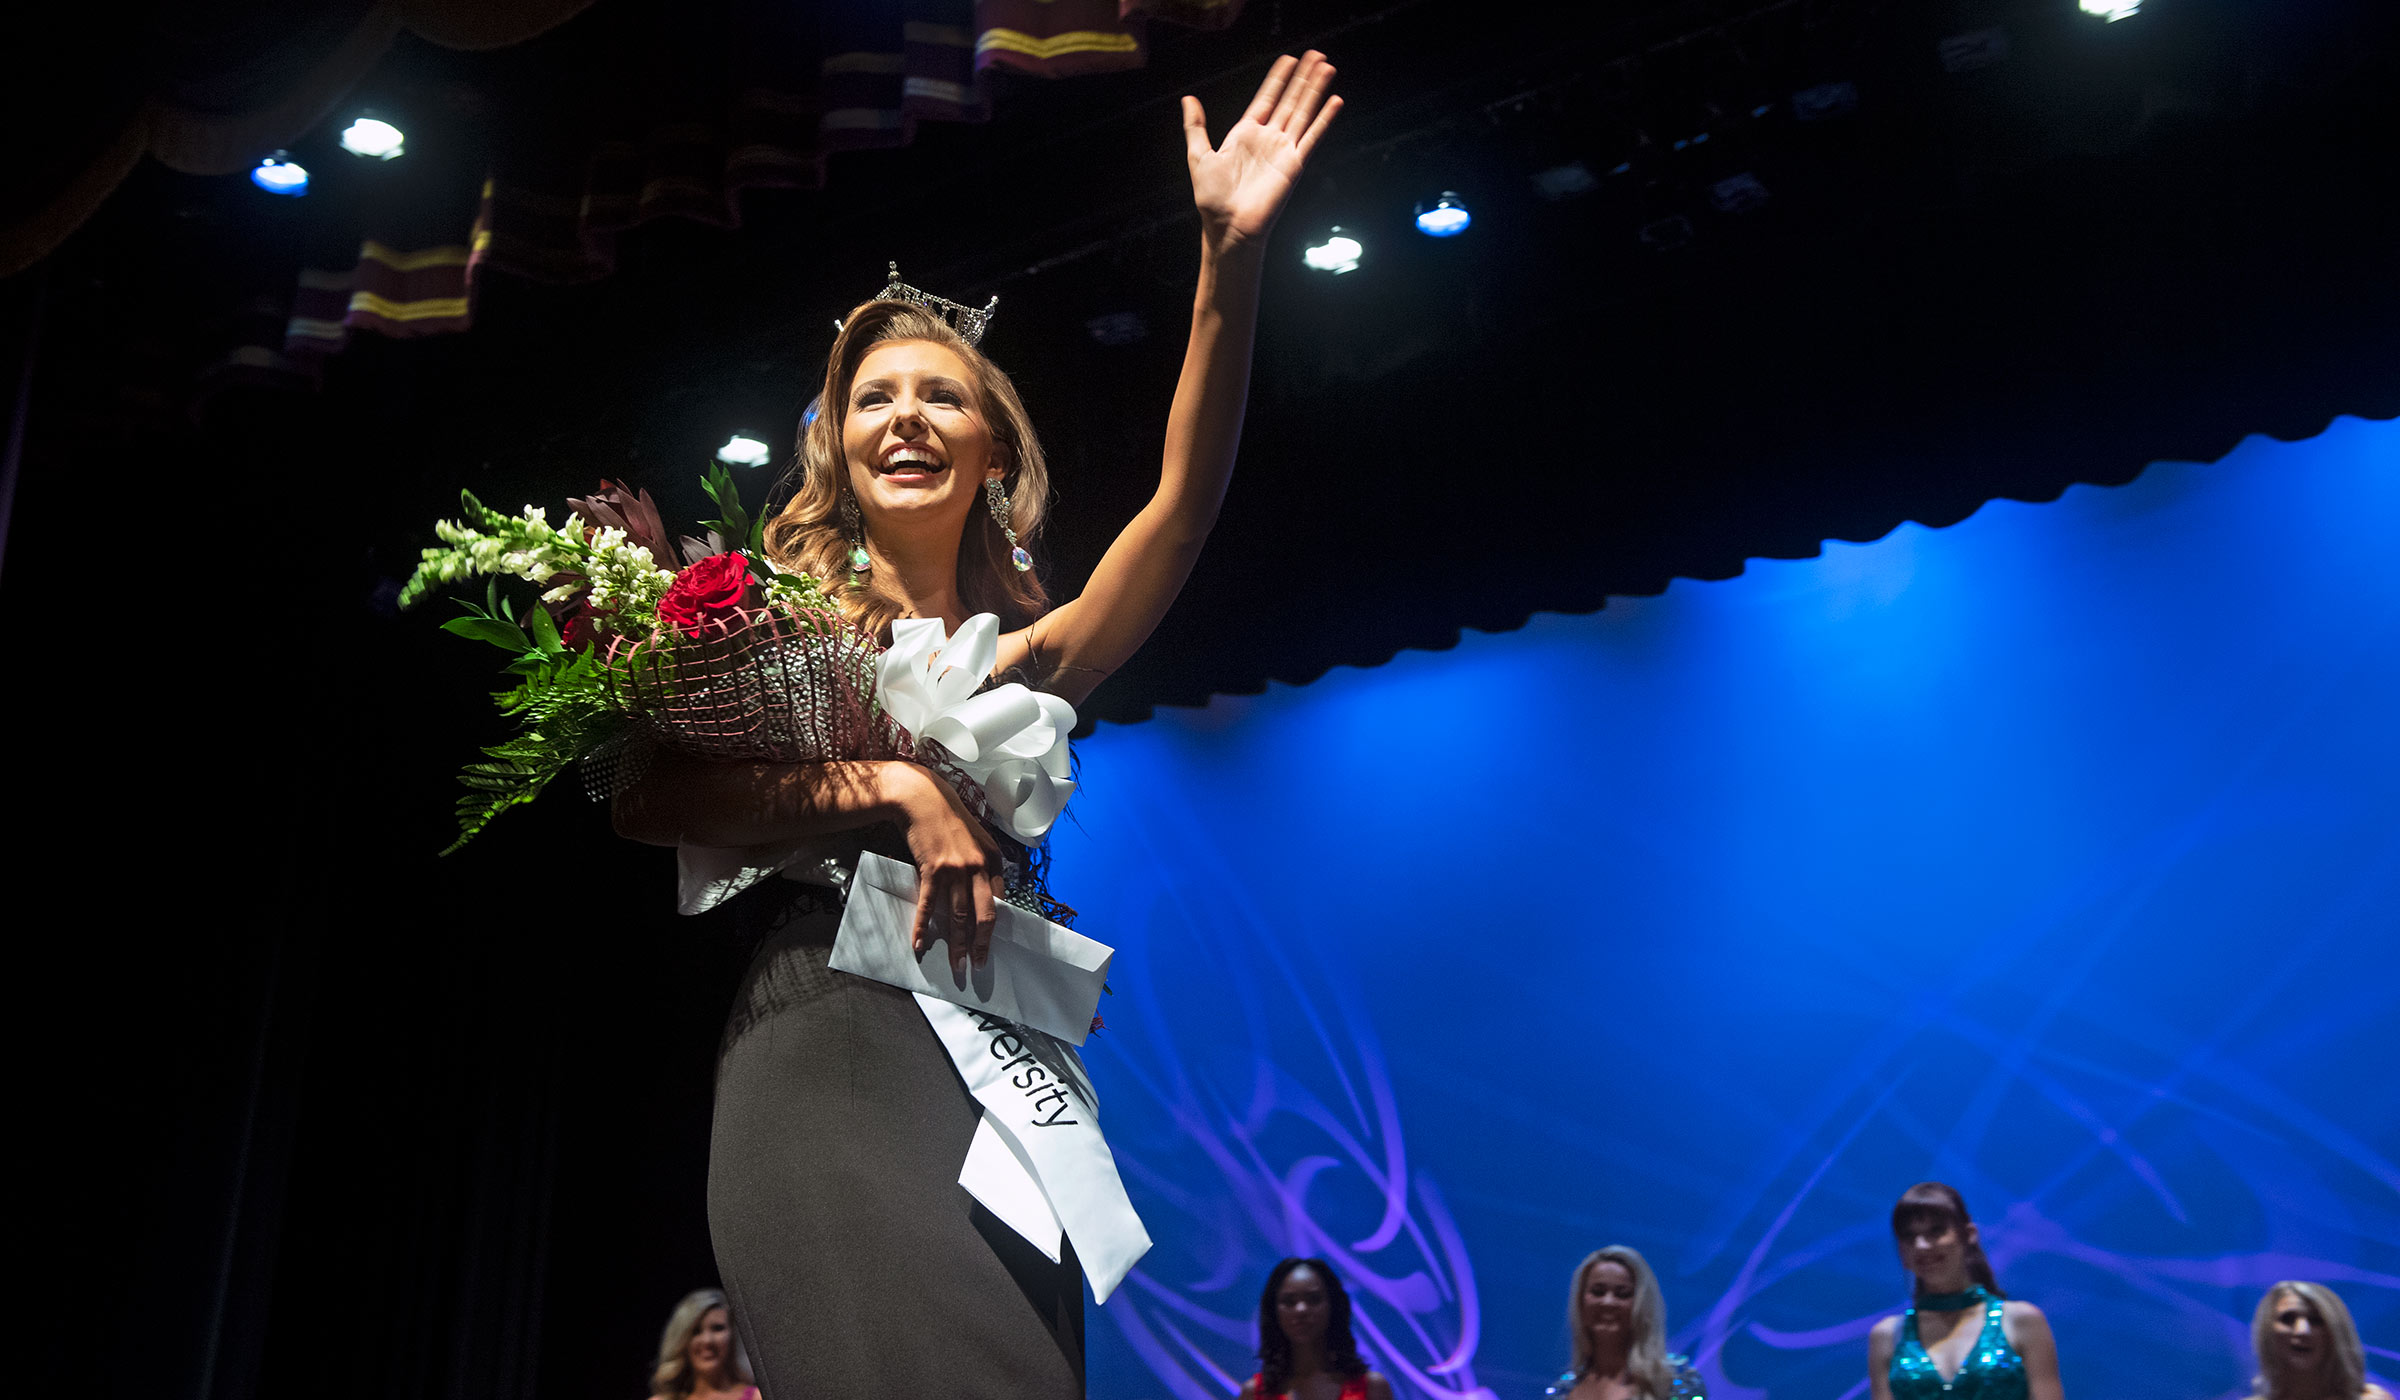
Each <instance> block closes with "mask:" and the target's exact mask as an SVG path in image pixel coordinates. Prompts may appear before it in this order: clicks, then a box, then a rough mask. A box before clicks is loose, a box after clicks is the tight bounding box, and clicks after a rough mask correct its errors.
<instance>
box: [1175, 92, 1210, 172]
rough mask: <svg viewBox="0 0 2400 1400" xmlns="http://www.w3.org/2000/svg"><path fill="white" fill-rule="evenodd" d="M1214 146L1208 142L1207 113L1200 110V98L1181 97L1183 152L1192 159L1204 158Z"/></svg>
mask: <svg viewBox="0 0 2400 1400" xmlns="http://www.w3.org/2000/svg"><path fill="white" fill-rule="evenodd" d="M1215 149H1216V147H1214V146H1211V145H1210V144H1208V114H1207V113H1205V112H1203V111H1201V110H1200V99H1199V98H1197V97H1187V98H1185V99H1183V153H1184V155H1185V156H1187V157H1189V158H1190V159H1193V160H1200V159H1204V158H1205V157H1207V156H1208V154H1209V153H1210V152H1212V151H1214V150H1215Z"/></svg>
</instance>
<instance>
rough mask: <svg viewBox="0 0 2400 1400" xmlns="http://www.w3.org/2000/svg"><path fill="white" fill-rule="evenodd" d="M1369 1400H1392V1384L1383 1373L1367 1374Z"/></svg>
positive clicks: (1372, 1372)
mask: <svg viewBox="0 0 2400 1400" xmlns="http://www.w3.org/2000/svg"><path fill="white" fill-rule="evenodd" d="M1367 1400H1392V1383H1391V1382H1390V1381H1388V1380H1385V1379H1384V1377H1383V1372H1381V1371H1369V1372H1367Z"/></svg>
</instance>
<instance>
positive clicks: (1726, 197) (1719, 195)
mask: <svg viewBox="0 0 2400 1400" xmlns="http://www.w3.org/2000/svg"><path fill="white" fill-rule="evenodd" d="M1708 202H1709V203H1710V204H1713V205H1715V206H1716V207H1717V211H1718V212H1719V213H1724V214H1748V213H1751V212H1752V211H1754V210H1758V209H1764V208H1765V207H1766V205H1767V187H1766V185H1765V184H1764V183H1763V182H1761V181H1760V180H1759V178H1758V177H1757V176H1756V175H1754V174H1752V173H1750V172H1749V171H1747V170H1745V171H1743V172H1741V173H1740V174H1738V175H1728V176H1726V177H1725V178H1724V179H1722V180H1719V181H1717V182H1716V183H1715V184H1713V185H1710V186H1709V187H1708Z"/></svg>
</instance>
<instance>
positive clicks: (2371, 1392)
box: [2358, 1382, 2392, 1400]
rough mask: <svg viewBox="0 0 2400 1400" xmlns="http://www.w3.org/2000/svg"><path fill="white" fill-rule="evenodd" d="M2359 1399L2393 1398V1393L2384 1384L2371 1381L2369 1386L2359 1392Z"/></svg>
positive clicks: (2380, 1399) (2388, 1399) (2381, 1399)
mask: <svg viewBox="0 0 2400 1400" xmlns="http://www.w3.org/2000/svg"><path fill="white" fill-rule="evenodd" d="M2358 1400H2392V1393H2391V1392H2390V1391H2388V1390H2385V1389H2384V1388H2383V1387H2382V1386H2379V1385H2376V1384H2374V1383H2373V1382H2369V1383H2368V1385H2367V1388H2366V1389H2365V1390H2362V1391H2360V1392H2359V1393H2358Z"/></svg>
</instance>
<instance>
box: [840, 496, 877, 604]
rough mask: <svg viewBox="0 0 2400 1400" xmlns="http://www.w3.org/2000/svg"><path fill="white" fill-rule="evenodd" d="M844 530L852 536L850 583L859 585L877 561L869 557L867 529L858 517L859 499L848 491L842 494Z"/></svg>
mask: <svg viewBox="0 0 2400 1400" xmlns="http://www.w3.org/2000/svg"><path fill="white" fill-rule="evenodd" d="M842 528H843V529H844V530H846V531H848V532H849V535H850V572H851V574H852V575H853V577H852V578H851V580H850V581H851V582H852V583H857V582H860V581H861V579H860V577H859V576H863V575H864V574H865V573H866V572H867V570H869V569H871V568H873V567H874V566H875V561H874V560H873V559H871V558H869V557H868V556H867V528H866V526H865V524H864V523H862V522H861V521H860V520H859V517H858V498H857V497H856V496H853V495H851V494H850V493H849V492H847V491H845V492H843V493H842Z"/></svg>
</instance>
